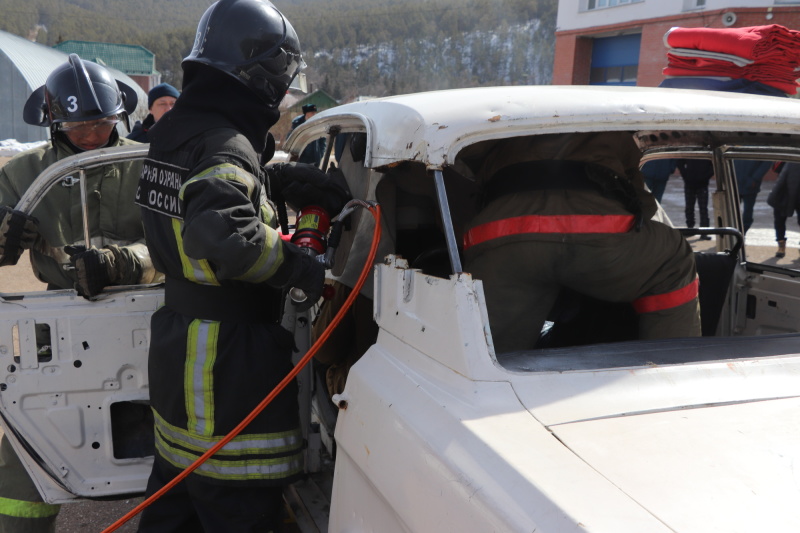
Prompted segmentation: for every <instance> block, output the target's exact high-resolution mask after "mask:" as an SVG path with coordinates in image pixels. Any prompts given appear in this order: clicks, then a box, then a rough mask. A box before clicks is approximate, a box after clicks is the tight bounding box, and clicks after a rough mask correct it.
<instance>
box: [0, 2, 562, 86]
mask: <svg viewBox="0 0 800 533" xmlns="http://www.w3.org/2000/svg"><path fill="white" fill-rule="evenodd" d="M211 3H212V2H211V1H210V0H159V1H155V0H0V14H1V15H2V16H0V29H2V30H5V31H8V32H10V33H14V34H16V35H20V36H23V37H28V38H31V39H35V40H36V41H38V42H40V43H42V44H46V45H49V46H52V45H54V44H57V43H59V42H61V41H65V40H81V41H103V42H112V43H123V44H138V45H142V46H144V47H145V48H147V49H148V50H150V51H152V52H153V53H155V54H156V67H157V69H158V70H159V71H160V72H161V73H162V77H163V80H164V81H167V82H169V83H172V84H173V85H176V86H180V82H181V70H180V62H181V60H182V59H183V57H185V56H186V55H187V54H188V53H189V50H190V49H191V45H192V42H193V40H194V32H195V28H196V26H197V21H198V20H199V19H200V16H201V15H202V14H203V12H204V11H205V10H206V9H207V8H208V6H209V5H210V4H211ZM274 3H275V5H276V6H277V7H278V8H279V9H280V10H281V11H282V12H283V13H284V14H285V15H286V16H287V18H288V19H289V20H290V21H291V22H292V25H293V26H294V27H295V29H296V31H297V33H298V35H299V37H300V42H301V45H302V47H303V52H304V57H305V60H306V62H307V63H308V65H309V68H308V70H307V71H306V73H307V75H308V79H309V82H310V83H311V84H312V86H313V87H314V88H319V89H324V90H326V91H327V92H328V93H330V94H331V95H332V96H334V97H335V98H338V99H346V98H351V97H354V96H357V95H371V96H387V95H391V94H401V93H407V92H417V91H424V90H432V89H442V88H453V87H472V86H482V85H484V86H485V85H520V84H547V83H549V82H550V79H551V76H552V61H553V51H554V50H553V47H554V41H555V39H554V31H555V19H556V9H557V2H556V0H283V1H276V2H274Z"/></svg>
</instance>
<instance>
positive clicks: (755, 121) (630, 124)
mask: <svg viewBox="0 0 800 533" xmlns="http://www.w3.org/2000/svg"><path fill="white" fill-rule="evenodd" d="M332 126H339V127H341V128H342V131H344V132H347V131H366V133H367V154H366V157H365V161H364V163H365V166H367V167H369V168H378V167H382V166H386V165H392V164H395V163H399V162H402V161H415V162H420V163H423V164H425V165H426V166H427V167H429V168H444V167H446V166H448V165H451V164H453V162H454V160H455V156H456V155H457V154H458V152H459V151H460V150H461V149H463V148H464V147H465V146H468V145H470V144H473V143H476V142H480V141H485V140H491V139H502V138H506V137H516V136H522V135H534V134H545V133H564V132H583V131H613V130H617V131H619V130H626V131H641V130H646V131H663V130H671V129H676V130H690V131H718V132H754V133H776V134H797V133H800V101H798V100H795V99H791V98H779V97H773V96H756V95H746V94H741V93H727V92H713V91H698V90H690V89H662V88H653V87H596V86H578V85H568V86H514V87H484V88H470V89H454V90H446V91H434V92H425V93H415V94H409V95H403V96H394V97H387V98H378V99H374V100H366V101H361V102H354V103H351V104H346V105H342V106H338V107H335V108H332V109H328V110H326V111H324V112H322V113H319V114H317V115H316V116H315V117H313V118H312V119H311V120H310V121H308V122H306V123H305V124H304V125H302V126H300V127H299V128H298V129H297V130H295V132H294V133H293V134H292V136H291V137H290V138H289V140H288V141H287V142H286V144H285V145H284V147H283V149H284V150H286V151H288V152H291V153H293V154H295V155H297V154H299V151H300V150H301V149H302V148H303V147H304V146H305V145H306V144H307V143H308V142H310V141H311V140H313V139H316V138H318V137H320V136H323V135H325V134H326V133H327V132H328V131H329V129H330V128H331V127H332Z"/></svg>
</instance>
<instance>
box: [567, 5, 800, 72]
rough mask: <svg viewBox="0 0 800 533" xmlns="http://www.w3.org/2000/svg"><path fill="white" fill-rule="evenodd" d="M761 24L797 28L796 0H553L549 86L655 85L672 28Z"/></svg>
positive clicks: (799, 9) (799, 20) (799, 16)
mask: <svg viewBox="0 0 800 533" xmlns="http://www.w3.org/2000/svg"><path fill="white" fill-rule="evenodd" d="M765 24H780V25H782V26H786V27H787V28H791V29H795V30H800V0H795V1H787V0H559V3H558V19H557V23H556V51H555V61H554V66H553V84H556V85H587V84H588V85H641V86H650V87H653V86H657V85H658V84H659V83H660V82H661V80H662V79H663V78H664V76H663V75H662V73H661V71H662V69H663V68H664V67H665V66H666V65H667V56H666V47H665V45H664V34H665V33H666V32H667V30H669V29H670V28H672V27H673V26H682V27H710V28H725V27H734V28H737V27H745V26H763V25H765Z"/></svg>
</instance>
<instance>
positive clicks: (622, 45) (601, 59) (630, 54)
mask: <svg viewBox="0 0 800 533" xmlns="http://www.w3.org/2000/svg"><path fill="white" fill-rule="evenodd" d="M641 40H642V36H641V35H640V34H633V35H620V36H618V37H601V38H597V39H594V42H593V43H592V66H591V69H590V71H589V84H590V85H636V77H637V75H638V74H639V49H640V48H641Z"/></svg>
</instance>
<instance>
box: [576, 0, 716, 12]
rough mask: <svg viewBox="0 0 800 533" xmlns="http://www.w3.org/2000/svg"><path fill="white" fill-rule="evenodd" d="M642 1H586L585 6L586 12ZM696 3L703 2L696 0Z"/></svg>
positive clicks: (640, 0)
mask: <svg viewBox="0 0 800 533" xmlns="http://www.w3.org/2000/svg"><path fill="white" fill-rule="evenodd" d="M643 1H644V0H588V4H587V6H586V9H587V10H591V9H603V8H605V7H614V6H621V5H625V4H636V3H639V2H643ZM697 1H698V2H700V1H703V2H705V0H697Z"/></svg>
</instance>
